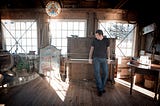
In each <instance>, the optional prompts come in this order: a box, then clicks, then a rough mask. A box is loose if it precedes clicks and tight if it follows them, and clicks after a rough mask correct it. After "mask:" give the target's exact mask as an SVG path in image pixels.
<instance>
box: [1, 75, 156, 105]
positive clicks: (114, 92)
mask: <svg viewBox="0 0 160 106" xmlns="http://www.w3.org/2000/svg"><path fill="white" fill-rule="evenodd" d="M48 82H49V83H48ZM55 82H57V84H58V83H59V82H58V80H57V81H53V82H52V81H49V80H46V79H43V78H41V77H38V78H36V79H35V80H33V81H31V82H28V83H26V84H23V85H19V86H16V87H12V88H8V89H6V88H5V89H2V88H1V89H0V90H1V91H0V106H1V105H2V104H4V106H158V105H157V103H156V102H155V101H154V100H153V98H151V97H149V96H146V95H144V94H142V93H139V92H137V91H133V95H130V94H129V88H128V87H125V86H123V85H121V84H119V83H117V82H116V83H115V84H114V85H112V84H110V83H109V82H108V83H107V86H106V93H104V94H103V95H102V97H98V96H97V92H96V87H95V83H94V81H71V82H69V83H68V84H66V85H65V84H64V82H63V83H59V84H63V85H61V86H59V85H57V84H56V83H55ZM51 84H53V85H51ZM67 85H68V89H67ZM2 106H3V105H2Z"/></svg>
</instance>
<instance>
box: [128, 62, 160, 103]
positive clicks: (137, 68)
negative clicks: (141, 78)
mask: <svg viewBox="0 0 160 106" xmlns="http://www.w3.org/2000/svg"><path fill="white" fill-rule="evenodd" d="M128 65H129V66H130V68H131V86H130V94H131V95H132V87H133V76H134V74H135V73H137V74H144V75H153V76H155V78H156V80H155V82H156V87H155V89H154V92H155V97H154V99H156V100H157V94H159V95H160V65H155V64H151V65H144V64H140V63H138V62H133V63H131V62H129V63H128ZM158 101H160V96H159V97H158Z"/></svg>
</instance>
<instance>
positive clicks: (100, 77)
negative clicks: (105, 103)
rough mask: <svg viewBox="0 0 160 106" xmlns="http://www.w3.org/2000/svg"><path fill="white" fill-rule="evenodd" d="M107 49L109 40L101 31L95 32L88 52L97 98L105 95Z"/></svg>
mask: <svg viewBox="0 0 160 106" xmlns="http://www.w3.org/2000/svg"><path fill="white" fill-rule="evenodd" d="M108 47H109V39H108V38H106V37H105V36H103V31H102V30H97V31H96V33H95V39H93V41H92V44H91V48H90V52H89V63H90V64H92V61H93V66H94V76H95V79H96V86H97V90H98V96H102V94H103V93H105V85H106V81H107V77H108V64H107V56H108V55H109V54H107V53H108ZM100 68H102V73H101V72H100Z"/></svg>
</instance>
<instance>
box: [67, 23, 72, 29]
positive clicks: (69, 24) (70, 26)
mask: <svg viewBox="0 0 160 106" xmlns="http://www.w3.org/2000/svg"><path fill="white" fill-rule="evenodd" d="M68 30H73V22H68Z"/></svg>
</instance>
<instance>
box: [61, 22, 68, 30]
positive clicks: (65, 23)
mask: <svg viewBox="0 0 160 106" xmlns="http://www.w3.org/2000/svg"><path fill="white" fill-rule="evenodd" d="M62 30H67V22H62Z"/></svg>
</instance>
